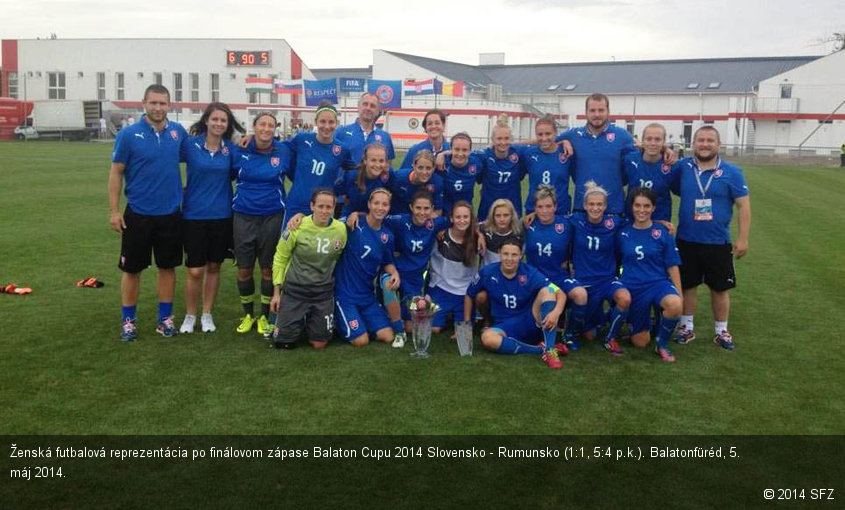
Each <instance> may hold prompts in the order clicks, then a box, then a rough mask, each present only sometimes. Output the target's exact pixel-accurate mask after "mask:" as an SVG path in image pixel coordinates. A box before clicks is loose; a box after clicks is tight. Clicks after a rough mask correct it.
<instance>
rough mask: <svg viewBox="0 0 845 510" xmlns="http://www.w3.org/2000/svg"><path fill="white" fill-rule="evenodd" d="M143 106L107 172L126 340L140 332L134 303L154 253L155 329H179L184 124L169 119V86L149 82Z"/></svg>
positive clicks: (120, 136)
mask: <svg viewBox="0 0 845 510" xmlns="http://www.w3.org/2000/svg"><path fill="white" fill-rule="evenodd" d="M143 105H144V111H145V112H146V114H145V115H143V116H142V117H141V120H140V121H138V122H136V123H134V124H132V125H131V126H127V127H126V128H125V129H121V130H120V133H119V134H118V136H117V139H116V140H115V142H114V152H113V153H112V163H111V170H110V172H109V207H110V208H111V215H110V218H109V224H110V225H111V228H112V229H114V230H116V231H117V232H120V233H121V247H120V260H119V263H118V267H119V268H120V269H121V270H122V271H123V276H122V278H121V281H120V294H121V301H122V304H123V326H122V330H121V335H120V338H121V340H123V341H126V342H131V341H133V340H135V338H136V337H137V329H136V326H135V317H136V315H135V308H136V304H137V301H138V294H139V292H140V290H141V271H143V270H144V269H146V268H147V267H148V266H149V265H150V262H151V252H152V253H154V254H155V262H156V266H158V301H159V303H158V325H157V327H156V332H158V333H159V334H160V335H162V336H165V337H171V336H174V335H176V334H177V332H178V331H177V330H176V327H175V326H174V324H173V292H174V289H175V286H176V272H175V269H174V268H175V267H176V266H178V265H180V264H181V263H182V245H181V242H180V224H181V223H180V219H181V213H180V206H181V204H182V176H181V173H180V170H179V149H180V146H181V143H182V140H183V139H185V137H186V136H187V133H186V132H185V129H184V128H183V127H182V126H181V125H180V124H178V123H176V122H170V121H169V120H167V111H168V110H169V109H170V92H169V91H168V90H167V89H166V88H165V87H163V86H161V85H150V86H149V87H147V90H146V91H145V92H144V100H143ZM124 179H125V180H126V186H125V189H124V191H125V193H126V209H125V212H123V213H121V212H120V191H121V188H123V187H124V186H123V181H124Z"/></svg>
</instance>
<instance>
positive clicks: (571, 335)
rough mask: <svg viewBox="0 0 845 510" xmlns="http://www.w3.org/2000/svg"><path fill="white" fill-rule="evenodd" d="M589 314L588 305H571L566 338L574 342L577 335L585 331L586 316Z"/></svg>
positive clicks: (565, 333) (565, 332)
mask: <svg viewBox="0 0 845 510" xmlns="http://www.w3.org/2000/svg"><path fill="white" fill-rule="evenodd" d="M586 314H587V305H576V304H570V305H569V321H568V322H567V323H566V330H565V331H564V338H566V339H567V340H574V339H575V335H577V334H578V333H580V332H582V331H584V316H585V315H586Z"/></svg>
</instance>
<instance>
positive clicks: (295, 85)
mask: <svg viewBox="0 0 845 510" xmlns="http://www.w3.org/2000/svg"><path fill="white" fill-rule="evenodd" d="M273 92H275V93H276V94H302V80H276V81H275V82H273Z"/></svg>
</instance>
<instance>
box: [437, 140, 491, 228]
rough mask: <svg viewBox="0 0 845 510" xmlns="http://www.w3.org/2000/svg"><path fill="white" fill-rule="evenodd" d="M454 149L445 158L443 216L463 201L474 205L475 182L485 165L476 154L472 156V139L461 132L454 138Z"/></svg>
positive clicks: (452, 143) (452, 142)
mask: <svg viewBox="0 0 845 510" xmlns="http://www.w3.org/2000/svg"><path fill="white" fill-rule="evenodd" d="M451 145H452V148H451V150H450V151H449V154H448V155H445V156H444V158H445V159H444V165H443V166H444V168H443V171H442V172H441V175H442V176H443V214H446V215H448V214H450V213H451V212H452V204H455V203H457V202H459V201H461V200H463V201H465V202H468V203H470V204H471V203H472V198H473V196H474V194H475V182H476V180H477V178H478V174H479V172H480V170H481V168H482V165H483V163H482V162H481V160H480V159H479V158H478V156H477V155H476V154H472V139H471V138H470V137H469V135H468V134H466V133H464V132H461V133H458V134H456V135H455V136H453V137H452V141H451ZM473 216H474V215H473Z"/></svg>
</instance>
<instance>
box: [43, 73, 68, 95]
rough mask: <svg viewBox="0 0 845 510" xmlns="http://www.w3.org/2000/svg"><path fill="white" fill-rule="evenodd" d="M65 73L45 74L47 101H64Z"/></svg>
mask: <svg viewBox="0 0 845 510" xmlns="http://www.w3.org/2000/svg"><path fill="white" fill-rule="evenodd" d="M65 92H66V88H65V73H47V99H65Z"/></svg>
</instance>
